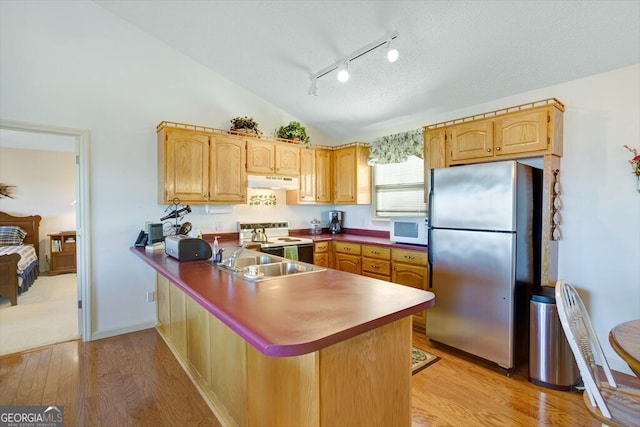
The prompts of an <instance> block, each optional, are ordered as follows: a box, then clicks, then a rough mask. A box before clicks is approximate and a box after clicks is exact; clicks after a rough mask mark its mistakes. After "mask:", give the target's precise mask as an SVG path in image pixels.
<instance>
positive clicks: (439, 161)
mask: <svg viewBox="0 0 640 427" xmlns="http://www.w3.org/2000/svg"><path fill="white" fill-rule="evenodd" d="M445 141H446V137H445V128H443V127H442V128H438V129H430V130H427V131H425V133H424V171H425V174H426V173H427V172H428V171H429V169H438V168H446V167H447V162H446V159H445V153H446V149H445V147H446V146H445ZM427 181H428V180H426V179H425V181H424V182H427ZM426 194H427V192H425V197H426Z"/></svg>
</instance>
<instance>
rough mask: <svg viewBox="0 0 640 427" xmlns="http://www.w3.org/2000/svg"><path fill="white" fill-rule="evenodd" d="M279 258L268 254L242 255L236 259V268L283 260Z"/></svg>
mask: <svg viewBox="0 0 640 427" xmlns="http://www.w3.org/2000/svg"><path fill="white" fill-rule="evenodd" d="M281 261H282V260H281V259H279V258H273V257H270V256H266V255H258V256H249V257H242V258H238V259H237V260H236V268H237V269H241V268H245V267H247V266H249V265H261V264H273V263H274V262H281Z"/></svg>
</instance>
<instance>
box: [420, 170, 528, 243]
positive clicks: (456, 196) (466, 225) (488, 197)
mask: <svg viewBox="0 0 640 427" xmlns="http://www.w3.org/2000/svg"><path fill="white" fill-rule="evenodd" d="M516 165H517V163H516V162H514V161H507V162H496V163H483V164H476V165H467V166H457V167H451V168H445V169H433V176H432V177H431V178H432V180H431V194H430V202H431V206H430V207H429V214H430V222H429V226H430V227H436V228H454V229H468V230H504V231H514V230H515V229H516V223H515V221H516V217H515V198H516V187H515V177H516V171H517V168H516Z"/></svg>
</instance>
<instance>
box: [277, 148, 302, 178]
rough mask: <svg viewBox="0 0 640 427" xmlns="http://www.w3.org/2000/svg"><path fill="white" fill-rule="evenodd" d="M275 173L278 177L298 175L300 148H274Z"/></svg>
mask: <svg viewBox="0 0 640 427" xmlns="http://www.w3.org/2000/svg"><path fill="white" fill-rule="evenodd" d="M275 155H276V173H277V174H278V175H292V176H298V175H300V147H299V146H297V145H295V144H277V145H276V146H275Z"/></svg>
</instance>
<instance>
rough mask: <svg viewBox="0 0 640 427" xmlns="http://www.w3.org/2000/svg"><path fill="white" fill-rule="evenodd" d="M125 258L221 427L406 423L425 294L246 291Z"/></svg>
mask: <svg viewBox="0 0 640 427" xmlns="http://www.w3.org/2000/svg"><path fill="white" fill-rule="evenodd" d="M228 245H231V243H229V244H228ZM234 246H235V244H234ZM234 249H236V248H235V247H233V246H230V247H228V248H227V251H228V252H227V253H229V252H231V251H232V250H234ZM131 251H132V252H133V253H134V254H136V255H137V256H139V257H140V258H141V259H142V260H143V261H145V262H146V263H147V264H149V265H150V266H151V267H152V268H154V269H155V270H156V271H157V273H158V275H157V300H158V326H157V329H158V331H159V333H160V334H161V335H162V337H163V338H164V339H165V341H166V342H167V344H168V345H169V347H170V348H171V349H172V351H173V353H174V354H175V355H176V357H177V358H178V360H179V361H180V363H181V364H182V366H183V368H184V369H185V370H186V372H187V373H188V374H189V375H190V376H191V378H192V380H193V382H194V383H195V384H196V386H197V387H198V388H199V390H200V392H201V394H202V395H203V397H205V399H206V400H207V402H208V403H209V405H210V407H211V408H212V410H213V411H214V413H215V415H216V417H217V418H218V419H219V420H220V422H221V423H222V424H223V425H249V426H254V425H305V426H329V425H385V426H386V425H399V426H409V425H411V402H410V399H411V397H410V396H411V315H412V314H414V313H417V312H419V311H422V310H425V309H427V308H429V307H432V306H433V305H434V302H435V300H434V295H433V294H432V293H431V292H427V291H422V290H417V289H413V288H409V287H405V286H399V285H395V284H392V283H388V282H385V281H381V280H376V279H372V278H368V277H364V276H358V275H354V274H350V273H345V272H341V271H338V270H333V269H327V270H324V271H319V272H313V273H307V274H300V275H296V276H291V277H282V278H273V279H270V280H264V281H257V282H252V281H250V280H244V279H243V278H242V277H240V276H238V275H234V274H231V273H230V272H228V271H225V270H223V269H221V268H217V267H214V266H212V265H211V264H208V263H206V262H203V261H193V262H182V263H181V262H178V261H177V260H175V259H173V258H170V257H168V256H166V255H165V254H164V253H162V252H146V251H145V250H144V249H141V248H131ZM247 253H249V254H250V253H251V251H247ZM245 254H246V253H245ZM245 254H243V256H244V255H245Z"/></svg>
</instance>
